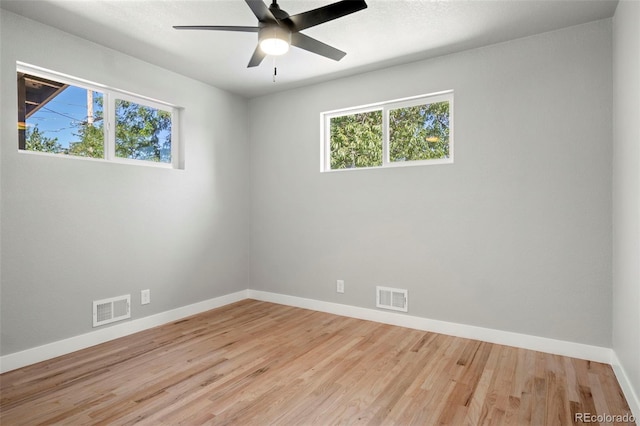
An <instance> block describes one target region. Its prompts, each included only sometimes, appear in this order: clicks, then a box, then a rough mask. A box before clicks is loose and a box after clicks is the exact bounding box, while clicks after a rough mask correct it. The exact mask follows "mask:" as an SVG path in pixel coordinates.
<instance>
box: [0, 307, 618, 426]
mask: <svg viewBox="0 0 640 426" xmlns="http://www.w3.org/2000/svg"><path fill="white" fill-rule="evenodd" d="M629 412H630V411H629V407H628V405H627V402H626V401H625V399H624V396H623V394H622V391H621V389H620V386H619V385H618V383H617V381H616V379H615V375H614V374H613V371H612V369H611V367H610V366H608V365H606V364H598V363H593V362H589V361H584V360H578V359H572V358H567V357H560V356H557V355H551V354H545V353H540V352H535V351H527V350H524V349H518V348H512V347H507V346H501V345H494V344H490V343H486V342H481V341H476V340H469V339H461V338H455V337H451V336H445V335H441V334H436V333H429V332H425V331H420V330H412V329H407V328H402V327H395V326H391V325H385V324H378V323H374V322H370V321H363V320H357V319H353V318H346V317H340V316H336V315H331V314H327V313H322V312H315V311H311V310H305V309H299V308H293V307H288V306H283V305H277V304H272V303H267V302H259V301H255V300H244V301H241V302H238V303H234V304H231V305H227V306H224V307H222V308H219V309H215V310H212V311H209V312H205V313H202V314H199V315H196V316H193V317H189V318H185V319H182V320H180V321H176V322H174V323H171V324H167V325H164V326H161V327H156V328H154V329H151V330H147V331H144V332H141V333H137V334H135V335H131V336H126V337H123V338H121V339H117V340H113V341H111V342H107V343H104V344H101V345H98V346H95V347H92V348H88V349H84V350H81V351H78V352H75V353H72V354H69V355H65V356H63V357H59V358H56V359H52V360H49V361H46V362H43V363H39V364H35V365H32V366H28V367H25V368H22V369H19V370H14V371H11V372H7V373H5V374H2V375H0V423H2V424H3V425H5V424H6V425H36V424H73V425H85V424H86V425H101V424H104V425H112V424H118V425H133V424H140V425H177V424H186V425H199V424H215V425H227V424H228V425H232V424H233V425H236V424H241V425H269V424H277V425H291V424H296V425H298V424H304V425H314V424H316V425H332V424H371V425H378V424H381V425H382V424H387V425H398V424H400V425H411V424H413V425H436V424H438V425H439V424H449V425H456V426H457V425H469V426H475V425H503V424H504V425H517V426H526V425H535V426H539V425H565V424H572V423H574V421H575V415H576V414H577V413H591V414H593V415H597V414H612V415H616V414H619V415H624V414H626V413H629Z"/></svg>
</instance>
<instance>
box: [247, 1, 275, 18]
mask: <svg viewBox="0 0 640 426" xmlns="http://www.w3.org/2000/svg"><path fill="white" fill-rule="evenodd" d="M244 1H245V2H247V5H248V6H249V8H250V9H251V11H252V12H253V14H254V15H256V18H258V21H260V22H264V21H274V22H278V20H277V19H276V17H275V16H273V13H271V11H270V10H269V8H268V7H267V5H266V4H264V3H263V2H262V0H244Z"/></svg>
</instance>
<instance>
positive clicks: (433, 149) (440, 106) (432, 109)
mask: <svg viewBox="0 0 640 426" xmlns="http://www.w3.org/2000/svg"><path fill="white" fill-rule="evenodd" d="M447 157H449V102H437V103H433V104H427V105H418V106H414V107H408V108H399V109H394V110H391V111H389V158H390V160H391V161H415V160H432V159H438V158H447Z"/></svg>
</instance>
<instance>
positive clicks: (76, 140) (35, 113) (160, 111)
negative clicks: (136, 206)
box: [17, 64, 179, 167]
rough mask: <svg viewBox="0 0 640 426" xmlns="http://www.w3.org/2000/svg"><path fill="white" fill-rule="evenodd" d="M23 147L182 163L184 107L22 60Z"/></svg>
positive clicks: (20, 116)
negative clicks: (180, 109) (179, 137)
mask: <svg viewBox="0 0 640 426" xmlns="http://www.w3.org/2000/svg"><path fill="white" fill-rule="evenodd" d="M17 77H18V134H19V138H18V148H19V149H20V150H23V151H36V152H44V153H49V154H58V155H65V156H73V157H86V158H98V159H105V160H109V161H118V162H130V161H131V162H138V164H139V161H145V162H146V164H157V165H164V166H173V167H178V165H179V163H178V158H177V156H178V155H177V153H178V150H177V145H178V144H177V142H178V141H177V134H178V133H177V122H178V119H177V118H178V115H177V114H178V109H177V108H176V107H173V106H171V105H169V104H165V103H163V102H158V101H154V100H151V99H147V98H144V97H141V96H136V95H132V94H128V93H124V92H120V91H117V90H114V89H111V88H107V87H105V86H101V85H98V84H95V83H89V82H86V81H83V80H79V79H75V78H71V77H68V76H63V75H60V74H57V73H53V72H50V71H46V70H42V69H40V68H36V67H31V66H28V65H24V64H18V74H17Z"/></svg>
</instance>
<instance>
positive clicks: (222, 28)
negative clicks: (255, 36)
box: [173, 25, 260, 33]
mask: <svg viewBox="0 0 640 426" xmlns="http://www.w3.org/2000/svg"><path fill="white" fill-rule="evenodd" d="M173 28H175V29H176V30H213V31H241V32H246V33H257V32H258V30H260V28H259V27H234V26H231V27H229V26H224V25H174V26H173Z"/></svg>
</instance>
